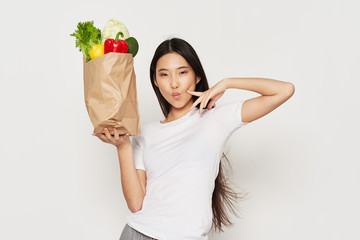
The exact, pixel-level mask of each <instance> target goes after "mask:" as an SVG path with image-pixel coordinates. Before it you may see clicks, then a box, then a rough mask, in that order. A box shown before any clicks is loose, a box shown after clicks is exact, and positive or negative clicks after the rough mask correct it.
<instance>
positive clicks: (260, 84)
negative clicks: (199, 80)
mask: <svg viewBox="0 0 360 240" xmlns="http://www.w3.org/2000/svg"><path fill="white" fill-rule="evenodd" d="M222 81H224V83H225V86H226V89H229V88H237V89H244V90H249V91H253V92H257V93H260V94H261V95H264V96H271V95H275V94H282V93H286V94H287V93H289V91H293V88H294V85H293V84H292V83H290V82H284V81H279V80H275V79H269V78H225V79H223V80H222Z"/></svg>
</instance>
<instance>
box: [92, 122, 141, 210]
mask: <svg viewBox="0 0 360 240" xmlns="http://www.w3.org/2000/svg"><path fill="white" fill-rule="evenodd" d="M104 132H105V134H103V133H102V134H97V135H96V136H97V137H98V138H100V139H101V140H102V141H103V142H106V143H110V144H113V145H115V146H116V149H117V153H118V157H119V164H120V173H121V185H122V189H123V194H124V197H125V200H126V203H127V205H128V208H129V209H130V211H131V212H137V211H140V210H141V208H142V204H143V200H144V197H145V191H146V190H145V189H146V188H145V186H146V173H145V171H143V170H138V169H135V163H134V156H133V151H132V145H131V142H130V139H129V134H126V135H119V134H118V132H117V129H116V128H114V129H113V133H114V137H112V136H111V135H110V133H109V130H108V129H106V128H105V129H104Z"/></svg>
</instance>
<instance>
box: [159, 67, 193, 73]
mask: <svg viewBox="0 0 360 240" xmlns="http://www.w3.org/2000/svg"><path fill="white" fill-rule="evenodd" d="M183 68H189V67H188V66H181V67H178V68H177V69H183ZM167 70H168V69H166V68H160V69H159V70H158V72H160V71H167Z"/></svg>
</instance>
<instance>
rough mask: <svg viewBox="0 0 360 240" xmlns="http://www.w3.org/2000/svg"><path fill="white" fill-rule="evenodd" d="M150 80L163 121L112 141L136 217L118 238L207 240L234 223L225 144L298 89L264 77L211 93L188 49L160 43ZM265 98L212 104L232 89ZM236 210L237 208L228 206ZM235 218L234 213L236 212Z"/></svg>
mask: <svg viewBox="0 0 360 240" xmlns="http://www.w3.org/2000/svg"><path fill="white" fill-rule="evenodd" d="M150 79H151V84H152V86H153V89H154V91H155V94H156V96H157V98H158V101H159V103H160V107H161V109H162V112H163V113H164V116H165V119H164V120H163V121H156V122H151V123H148V124H146V125H145V126H142V133H141V134H140V135H138V136H135V137H134V138H133V141H132V142H130V140H129V135H128V134H127V135H122V136H119V134H118V132H117V130H116V129H114V137H112V136H111V135H110V133H109V130H108V129H105V134H101V135H98V137H99V138H100V139H101V140H102V141H104V142H106V143H110V144H113V145H115V146H116V148H117V151H118V157H119V162H120V171H121V183H122V189H123V193H124V196H125V199H126V202H127V205H128V208H129V209H130V211H131V213H130V214H129V216H128V217H127V224H126V225H125V227H124V229H123V231H122V234H121V237H120V240H132V239H159V240H190V239H192V240H194V239H199V240H200V239H202V240H204V239H208V235H207V234H208V233H209V231H210V230H211V228H212V227H215V229H218V230H221V231H222V226H223V225H227V226H228V225H231V222H230V221H229V218H228V214H227V211H226V208H225V207H226V205H227V206H228V207H230V208H231V206H233V203H232V201H233V199H236V198H237V195H236V194H235V193H234V192H233V191H232V190H231V189H230V188H229V187H228V186H227V185H226V179H225V177H224V176H223V172H222V168H221V164H220V163H221V162H220V160H221V156H222V154H223V153H222V152H223V148H224V145H225V143H226V141H227V140H228V138H229V137H230V136H231V134H232V133H234V131H235V130H237V129H239V128H240V127H242V126H245V125H247V124H248V123H250V122H252V121H254V120H256V119H259V118H260V117H262V116H264V115H266V114H268V113H269V112H271V111H273V110H274V109H275V108H277V107H278V106H280V105H281V104H282V103H284V102H285V101H286V100H287V99H289V98H290V97H291V96H292V94H293V93H294V85H293V84H292V83H289V82H283V81H278V80H273V79H265V78H226V79H223V80H221V81H219V82H218V83H216V84H215V85H214V86H213V87H211V88H209V86H208V82H207V78H206V75H205V72H204V70H203V68H202V65H201V62H200V60H199V58H198V56H197V54H196V52H195V50H194V49H193V48H192V47H191V45H190V44H189V43H187V42H186V41H184V40H182V39H178V38H172V39H169V40H166V41H164V42H162V43H161V44H160V45H159V46H158V48H157V49H156V51H155V54H154V57H153V59H152V62H151V65H150ZM230 88H232V89H234V88H235V89H245V90H249V91H254V92H257V93H259V94H261V96H259V97H255V98H252V99H247V100H243V99H242V100H237V101H234V102H232V103H227V104H223V105H221V106H215V102H216V101H217V100H218V99H219V98H220V97H221V96H222V95H223V94H224V93H225V91H226V90H227V89H230ZM231 210H233V209H232V208H231ZM233 212H234V211H233Z"/></svg>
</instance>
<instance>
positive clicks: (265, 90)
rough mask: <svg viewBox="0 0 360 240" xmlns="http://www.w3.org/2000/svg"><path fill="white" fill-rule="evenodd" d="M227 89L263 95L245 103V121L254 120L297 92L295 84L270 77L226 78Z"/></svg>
mask: <svg viewBox="0 0 360 240" xmlns="http://www.w3.org/2000/svg"><path fill="white" fill-rule="evenodd" d="M222 81H223V82H224V83H225V85H226V89H229V88H237V89H244V90H250V91H254V92H257V93H260V94H261V95H262V96H259V97H254V98H251V99H247V100H245V101H244V103H243V107H242V111H241V116H242V120H243V122H252V121H254V120H256V119H258V118H261V117H263V116H265V115H266V114H268V113H270V112H271V111H273V110H274V109H275V108H277V107H279V106H280V105H281V104H283V103H284V102H286V101H287V100H288V99H289V98H290V97H291V96H292V95H293V94H294V92H295V86H294V85H293V84H292V83H290V82H283V81H279V80H274V79H268V78H225V79H223V80H222Z"/></svg>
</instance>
